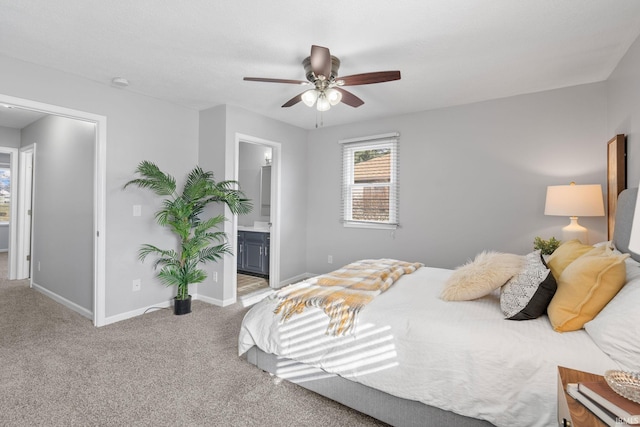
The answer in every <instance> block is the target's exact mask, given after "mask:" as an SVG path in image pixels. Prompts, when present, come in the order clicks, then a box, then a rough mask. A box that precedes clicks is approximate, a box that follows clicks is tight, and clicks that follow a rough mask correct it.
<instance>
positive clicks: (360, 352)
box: [239, 189, 640, 426]
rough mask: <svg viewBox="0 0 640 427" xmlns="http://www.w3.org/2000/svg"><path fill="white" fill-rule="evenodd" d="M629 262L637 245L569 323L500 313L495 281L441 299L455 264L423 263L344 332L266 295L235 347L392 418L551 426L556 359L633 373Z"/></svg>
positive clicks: (634, 284)
mask: <svg viewBox="0 0 640 427" xmlns="http://www.w3.org/2000/svg"><path fill="white" fill-rule="evenodd" d="M637 192H638V191H637V189H630V190H625V191H624V192H623V193H621V195H620V198H619V201H618V210H617V212H616V231H615V233H614V238H613V241H612V244H613V246H614V247H615V249H616V250H617V251H620V252H622V253H626V252H628V249H627V247H628V242H629V233H630V229H631V222H632V219H633V211H634V208H635V200H636V197H637ZM638 261H640V257H638V255H636V254H631V257H629V258H627V259H625V260H624V264H625V269H626V277H625V279H624V280H625V282H626V284H625V285H624V287H623V288H622V290H620V291H619V292H618V294H617V295H616V296H615V297H614V298H613V299H612V300H611V302H609V303H608V304H607V305H606V307H605V308H604V309H603V310H602V311H601V312H600V314H598V315H597V316H596V317H595V318H594V319H593V320H592V321H589V322H587V323H586V324H585V326H584V328H581V329H580V330H576V331H572V332H562V333H560V332H556V331H554V330H553V328H552V325H551V323H550V320H549V317H548V316H546V315H543V316H541V317H538V318H536V319H532V320H526V321H511V320H505V316H504V314H503V311H502V310H501V304H500V303H501V301H500V289H497V290H495V291H493V292H490V293H489V294H488V295H485V296H483V297H481V298H479V299H476V300H473V301H455V302H452V301H444V300H442V299H441V298H439V295H440V293H441V290H442V288H443V284H444V283H445V282H446V281H447V279H448V278H449V277H450V276H451V275H452V274H453V273H454V270H447V269H439V268H430V267H422V268H419V269H418V270H417V271H415V272H413V273H411V274H406V275H404V276H402V277H401V278H400V279H399V280H398V281H397V282H396V283H395V284H394V285H393V286H392V287H390V288H389V289H388V290H387V291H386V292H384V293H383V294H381V295H379V296H378V297H377V298H375V299H373V301H371V302H370V303H369V304H368V305H367V306H366V308H365V309H363V310H362V311H361V313H360V314H359V318H358V322H357V325H356V326H355V328H354V331H352V333H348V334H345V335H342V336H337V337H336V336H331V335H328V334H326V331H327V327H328V323H329V318H328V317H327V316H326V315H325V313H324V312H323V311H321V310H320V309H317V308H307V309H305V310H304V311H303V312H302V313H300V314H296V315H295V316H292V317H291V318H290V319H288V320H287V321H286V322H282V321H281V318H280V316H279V315H276V314H274V310H275V308H276V307H277V305H278V299H275V298H267V299H265V300H263V301H262V302H260V303H259V304H257V305H255V306H254V307H252V309H251V310H249V312H248V313H247V314H246V316H245V318H244V320H243V323H242V327H241V331H240V335H239V354H240V355H243V356H245V357H246V358H247V360H248V361H249V362H250V363H252V364H254V365H256V366H257V367H259V368H260V369H263V370H265V371H268V372H270V373H273V374H274V375H277V376H279V377H281V378H283V379H286V380H288V381H291V382H294V383H296V384H299V385H301V386H302V387H305V388H307V389H310V390H312V391H315V392H317V393H319V394H322V395H324V396H327V397H329V398H331V399H333V400H336V401H338V402H340V403H342V404H344V405H347V406H349V407H352V408H354V409H356V410H358V411H361V412H363V413H366V414H368V415H370V416H372V417H374V418H376V419H379V420H381V421H384V422H387V423H389V424H391V425H396V426H443V425H447V426H448V425H455V426H481V425H496V426H514V425H522V426H525V425H526V426H551V425H558V422H557V408H556V393H557V367H558V366H567V367H571V368H573V369H579V370H583V371H588V372H593V373H597V374H602V373H604V371H605V370H607V369H625V370H640V344H638V343H637V342H636V341H637V336H638V330H637V329H638V325H639V324H640V317H639V315H638V314H637V311H638V310H636V306H637V302H638V301H640V263H639V262H638ZM633 301H636V303H633Z"/></svg>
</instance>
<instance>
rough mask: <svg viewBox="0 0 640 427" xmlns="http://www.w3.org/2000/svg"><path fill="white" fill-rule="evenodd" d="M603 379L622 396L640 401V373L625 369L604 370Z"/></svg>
mask: <svg viewBox="0 0 640 427" xmlns="http://www.w3.org/2000/svg"><path fill="white" fill-rule="evenodd" d="M604 379H605V381H607V384H609V387H611V388H612V389H613V391H615V392H616V393H618V394H619V395H620V396H622V397H626V398H627V399H629V400H633V401H634V402H636V403H640V373H638V372H625V371H615V370H611V371H606V372H605V373H604Z"/></svg>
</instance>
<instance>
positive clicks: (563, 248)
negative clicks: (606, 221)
mask: <svg viewBox="0 0 640 427" xmlns="http://www.w3.org/2000/svg"><path fill="white" fill-rule="evenodd" d="M599 248H601V250H602V251H604V246H599ZM592 249H594V248H593V246H591V245H583V244H582V243H580V240H577V239H575V240H569V241H568V242H564V243H563V244H561V245H560V246H558V248H557V249H556V250H555V251H553V253H552V254H551V255H549V259H548V260H547V267H549V269H551V273H552V274H553V277H555V278H556V280H558V278H559V277H560V275H561V274H562V272H563V271H564V269H565V268H567V266H568V265H569V264H571V263H572V262H573V261H575V260H576V259H577V258H578V257H580V256H582V255H584V254H586V253H587V252H589V251H590V250H592Z"/></svg>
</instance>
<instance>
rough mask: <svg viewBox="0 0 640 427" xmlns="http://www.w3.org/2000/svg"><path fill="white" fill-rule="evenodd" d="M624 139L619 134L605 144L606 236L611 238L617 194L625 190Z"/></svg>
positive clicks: (623, 136) (625, 154) (625, 153)
mask: <svg viewBox="0 0 640 427" xmlns="http://www.w3.org/2000/svg"><path fill="white" fill-rule="evenodd" d="M626 156H627V152H626V138H625V135H623V134H619V135H616V136H614V137H613V138H611V139H610V140H609V142H607V236H608V240H611V239H612V238H613V230H614V228H615V221H616V208H617V206H618V194H620V192H621V191H622V190H624V189H625V188H627V163H626Z"/></svg>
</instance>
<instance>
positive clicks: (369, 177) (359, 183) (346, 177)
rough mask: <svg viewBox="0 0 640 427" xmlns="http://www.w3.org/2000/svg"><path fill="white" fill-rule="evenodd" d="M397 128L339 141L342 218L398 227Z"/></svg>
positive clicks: (350, 222)
mask: <svg viewBox="0 0 640 427" xmlns="http://www.w3.org/2000/svg"><path fill="white" fill-rule="evenodd" d="M399 136H400V135H399V134H398V133H397V132H394V133H387V134H381V135H373V136H367V137H361V138H352V139H345V140H341V141H339V143H340V144H341V145H342V215H341V218H342V221H343V223H344V225H345V226H348V227H368V228H396V227H397V226H398V225H399V222H398V205H399V203H398V201H399V200H398V196H399V191H398V190H399V182H398V168H399V161H398V160H399V144H398V137H399Z"/></svg>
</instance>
